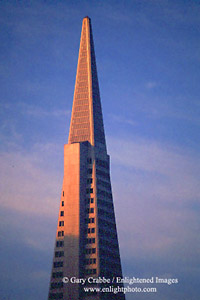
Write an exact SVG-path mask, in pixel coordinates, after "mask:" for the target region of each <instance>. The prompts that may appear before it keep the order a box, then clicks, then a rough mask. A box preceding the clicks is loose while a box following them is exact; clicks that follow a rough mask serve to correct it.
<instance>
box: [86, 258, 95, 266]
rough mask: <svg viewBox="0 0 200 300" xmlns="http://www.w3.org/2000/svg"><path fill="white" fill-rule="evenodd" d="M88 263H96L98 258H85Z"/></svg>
mask: <svg viewBox="0 0 200 300" xmlns="http://www.w3.org/2000/svg"><path fill="white" fill-rule="evenodd" d="M85 264H86V265H92V264H96V258H88V259H86V260H85Z"/></svg>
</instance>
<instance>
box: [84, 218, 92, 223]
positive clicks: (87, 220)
mask: <svg viewBox="0 0 200 300" xmlns="http://www.w3.org/2000/svg"><path fill="white" fill-rule="evenodd" d="M85 223H86V224H88V223H94V218H88V219H85Z"/></svg>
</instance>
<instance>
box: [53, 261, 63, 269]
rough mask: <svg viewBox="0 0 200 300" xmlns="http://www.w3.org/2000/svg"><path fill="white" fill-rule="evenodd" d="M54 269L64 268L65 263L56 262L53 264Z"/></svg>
mask: <svg viewBox="0 0 200 300" xmlns="http://www.w3.org/2000/svg"><path fill="white" fill-rule="evenodd" d="M53 267H54V268H62V267H63V261H56V262H54V263H53Z"/></svg>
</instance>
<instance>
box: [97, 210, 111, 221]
mask: <svg viewBox="0 0 200 300" xmlns="http://www.w3.org/2000/svg"><path fill="white" fill-rule="evenodd" d="M98 215H99V216H103V217H107V218H113V219H114V212H113V211H111V212H108V211H106V210H104V209H102V208H99V209H98Z"/></svg>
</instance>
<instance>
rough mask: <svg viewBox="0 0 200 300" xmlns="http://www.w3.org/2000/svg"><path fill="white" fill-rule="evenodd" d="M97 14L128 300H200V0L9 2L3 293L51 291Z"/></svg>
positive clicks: (2, 128) (4, 38)
mask: <svg viewBox="0 0 200 300" xmlns="http://www.w3.org/2000/svg"><path fill="white" fill-rule="evenodd" d="M86 15H88V16H90V18H91V19H92V27H93V35H94V42H95V51H96V60H97V69H98V75H99V83H100V92H101V100H102V106H103V115H104V125H105V132H106V139H107V144H108V152H109V154H110V156H111V175H112V187H113V194H114V202H115V211H116V218H117V227H118V234H119V242H120V250H121V259H122V264H123V273H124V275H126V276H130V277H132V276H135V277H152V276H158V277H169V278H170V277H171V278H176V277H178V278H179V284H177V285H173V286H165V285H160V286H159V287H158V293H157V294H153V295H151V294H148V297H147V295H146V294H128V295H127V300H132V299H136V300H140V299H150V300H151V299H153V300H154V299H155V300H160V299H162V300H171V299H173V300H183V299H190V300H196V299H197V298H198V296H197V295H199V293H200V290H199V286H198V282H197V281H198V280H197V279H198V278H199V275H200V274H199V273H200V272H199V261H200V257H199V253H200V252H199V246H200V240H199V229H200V222H199V211H200V202H199V194H200V186H199V179H200V170H199V163H200V155H199V153H200V152H199V138H200V131H199V126H200V118H199V113H200V101H199V94H200V93H199V90H200V85H199V78H200V55H199V53H200V34H199V33H200V29H199V28H200V4H199V1H194V0H193V1H190V0H188V1H183V0H180V1H179V0H175V1H170V0H169V1H165V0H155V1H153V0H148V1H145V0H144V1H135V0H133V1H128V0H127V1H109V0H108V1H37V0H36V1H0V25H1V32H0V45H1V47H0V88H1V100H0V108H1V109H0V115H1V118H0V138H1V145H0V165H1V170H0V176H1V179H0V188H1V200H0V208H1V210H0V211H1V212H0V214H1V226H0V228H1V229H0V232H1V239H2V241H1V245H2V247H1V250H0V251H1V255H0V257H1V270H2V272H1V275H0V276H1V277H0V298H1V299H2V300H3V299H4V300H7V299H15V300H34V299H40V300H44V299H46V297H47V293H48V284H49V276H50V269H51V262H52V255H53V245H54V238H55V232H56V224H57V213H58V205H59V198H60V192H61V185H62V176H63V145H64V143H67V138H68V130H69V122H70V113H71V107H72V99H73V89H74V83H75V75H76V66H77V59H78V48H79V41H80V32H81V25H82V18H83V17H84V16H86Z"/></svg>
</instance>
